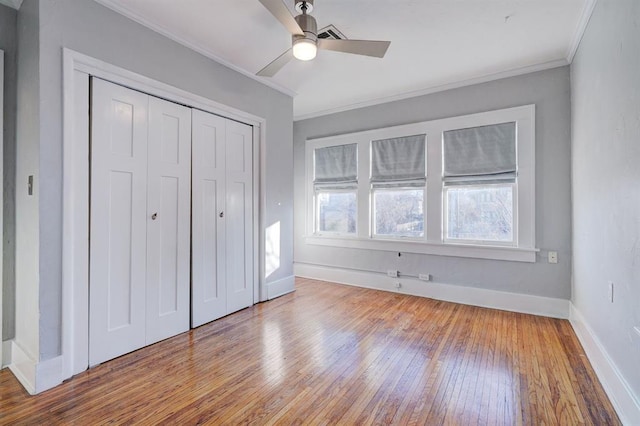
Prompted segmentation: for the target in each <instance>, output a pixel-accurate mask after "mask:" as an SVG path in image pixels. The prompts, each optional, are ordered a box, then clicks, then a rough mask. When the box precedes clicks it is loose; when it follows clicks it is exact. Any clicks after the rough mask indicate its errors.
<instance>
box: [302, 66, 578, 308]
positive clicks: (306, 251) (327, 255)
mask: <svg viewBox="0 0 640 426" xmlns="http://www.w3.org/2000/svg"><path fill="white" fill-rule="evenodd" d="M569 86H570V82H569V68H568V67H562V68H556V69H551V70H547V71H542V72H537V73H532V74H528V75H523V76H518V77H513V78H507V79H503V80H498V81H493V82H489V83H484V84H478V85H474V86H469V87H464V88H460V89H455V90H448V91H445V92H440V93H435V94H431V95H426V96H420V97H415V98H411V99H406V100H401V101H397V102H391V103H386V104H382V105H377V106H372V107H367V108H362V109H357V110H353V111H347V112H342V113H339V114H334V115H328V116H323V117H318V118H313V119H308V120H303V121H297V122H296V123H294V136H293V139H294V160H295V164H294V177H295V185H294V190H295V192H294V200H295V204H294V211H295V232H294V235H295V256H294V260H295V262H303V263H316V264H326V265H332V266H338V267H352V268H358V269H364V270H369V271H377V272H382V271H385V270H386V269H398V270H400V271H402V272H403V273H407V274H417V273H420V272H423V271H425V270H428V271H429V273H430V274H432V275H433V280H434V281H436V282H440V283H446V284H455V285H464V286H471V287H481V288H486V289H493V290H502V291H509V292H516V293H523V294H531V295H539V296H547V297H555V298H562V299H569V297H570V294H571V288H570V265H571V239H570V230H571V217H570V198H571V191H570V182H569V178H570V149H569V148H570V93H569ZM525 104H535V105H536V246H537V247H539V248H540V249H541V250H542V252H541V253H540V254H539V256H538V258H537V262H536V263H519V262H506V261H494V260H483V259H464V258H456V257H445V256H432V255H419V254H403V256H402V257H401V258H398V255H397V253H390V252H381V251H374V250H360V249H346V248H334V247H322V246H315V245H309V244H305V242H304V239H303V235H304V234H305V230H304V220H305V206H304V202H305V193H304V176H305V172H304V167H305V166H304V165H305V161H304V151H305V140H306V139H309V138H317V137H323V136H331V135H337V134H341V133H349V132H357V131H363V130H368V129H375V128H380V127H387V126H393V125H400V124H407V123H413V122H420V121H426V120H433V119H439V118H445V117H453V116H458V115H464V114H471V113H477V112H482V111H489V110H495V109H501V108H508V107H514V106H520V105H525ZM548 250H555V251H558V258H559V263H558V264H555V265H553V264H549V263H547V261H546V252H547V251H548ZM425 285H428V284H425Z"/></svg>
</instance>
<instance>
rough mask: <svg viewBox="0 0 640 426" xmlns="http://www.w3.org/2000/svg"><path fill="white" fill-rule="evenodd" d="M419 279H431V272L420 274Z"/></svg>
mask: <svg viewBox="0 0 640 426" xmlns="http://www.w3.org/2000/svg"><path fill="white" fill-rule="evenodd" d="M418 279H419V280H422V281H429V274H418Z"/></svg>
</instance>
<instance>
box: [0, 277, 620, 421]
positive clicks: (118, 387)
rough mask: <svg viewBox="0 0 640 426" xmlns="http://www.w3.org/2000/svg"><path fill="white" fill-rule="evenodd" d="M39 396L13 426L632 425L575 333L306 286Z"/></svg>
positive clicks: (2, 400) (7, 412)
mask: <svg viewBox="0 0 640 426" xmlns="http://www.w3.org/2000/svg"><path fill="white" fill-rule="evenodd" d="M296 284H297V291H296V292H295V293H292V294H289V295H286V296H283V297H281V298H279V299H276V300H273V301H271V302H267V303H263V304H260V305H257V306H254V307H252V308H249V309H245V310H244V311H241V312H239V313H236V314H233V315H230V316H228V317H225V318H223V319H221V320H218V321H216V322H213V323H210V324H208V325H205V326H202V327H200V328H197V329H195V330H192V331H190V332H188V333H184V334H182V335H179V336H176V337H174V338H171V339H168V340H165V341H163V342H160V343H157V344H155V345H153V346H150V347H148V348H145V349H142V350H139V351H136V352H133V353H131V354H128V355H125V356H122V357H120V358H118V359H115V360H113V361H110V362H107V363H104V364H102V365H100V366H97V367H95V368H92V369H91V370H88V371H86V372H84V373H82V374H79V375H77V376H76V377H74V378H73V379H71V380H70V381H68V382H66V383H64V384H63V385H61V386H59V387H57V388H54V389H52V390H50V391H47V392H44V393H43V394H40V395H37V396H29V395H28V394H27V393H26V392H25V391H24V390H23V389H22V387H21V386H20V384H19V383H18V381H17V380H16V379H15V378H14V377H13V375H12V374H11V373H10V372H9V371H8V370H7V369H5V370H3V371H2V372H0V424H63V423H65V424H66V423H74V424H81V425H88V424H104V423H116V424H120V423H136V424H157V423H166V424H180V425H183V424H204V423H206V424H261V425H262V424H285V425H289V424H398V425H405V424H416V425H424V424H429V425H431V424H434V425H440V424H458V425H474V424H486V425H497V424H506V425H513V424H516V425H517V424H533V425H538V424H547V425H551V424H559V425H560V424H561V425H573V424H595V425H608V424H612V425H613V424H619V420H618V418H617V417H616V414H615V412H614V410H613V408H612V406H611V404H610V402H609V401H608V399H607V397H606V396H605V394H604V392H603V390H602V387H601V386H600V383H599V382H598V380H597V378H596V376H595V374H594V372H593V370H592V368H591V366H590V364H589V362H588V361H587V358H586V356H585V354H584V351H583V350H582V347H581V346H580V343H579V342H578V340H577V338H576V336H575V334H574V333H573V330H572V329H571V326H570V325H569V323H568V322H567V321H564V320H556V319H550V318H543V317H535V316H531V315H524V314H516V313H510V312H504V311H496V310H491V309H484V308H477V307H471V306H464V305H457V304H453V303H447V302H440V301H436V300H431V299H425V298H420V297H413V296H405V295H401V294H395V293H386V292H380V291H375V290H366V289H361V288H355V287H348V286H342V285H337V284H330V283H325V282H320V281H314V280H306V279H298V280H297V281H296Z"/></svg>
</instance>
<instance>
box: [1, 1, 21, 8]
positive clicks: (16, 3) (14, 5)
mask: <svg viewBox="0 0 640 426" xmlns="http://www.w3.org/2000/svg"><path fill="white" fill-rule="evenodd" d="M0 4H4V5H5V6H9V7H11V8H13V9H15V10H19V9H20V6H22V0H0Z"/></svg>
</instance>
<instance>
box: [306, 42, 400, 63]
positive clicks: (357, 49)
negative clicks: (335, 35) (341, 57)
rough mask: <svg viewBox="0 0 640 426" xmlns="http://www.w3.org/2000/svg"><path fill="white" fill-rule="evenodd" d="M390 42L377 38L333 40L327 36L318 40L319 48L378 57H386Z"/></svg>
mask: <svg viewBox="0 0 640 426" xmlns="http://www.w3.org/2000/svg"><path fill="white" fill-rule="evenodd" d="M390 44H391V42H390V41H376V40H333V39H327V38H323V39H319V40H318V48H320V49H324V50H333V51H336V52H344V53H354V54H356V55H365V56H374V57H376V58H382V57H384V55H385V53H387V49H388V48H389V45H390Z"/></svg>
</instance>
